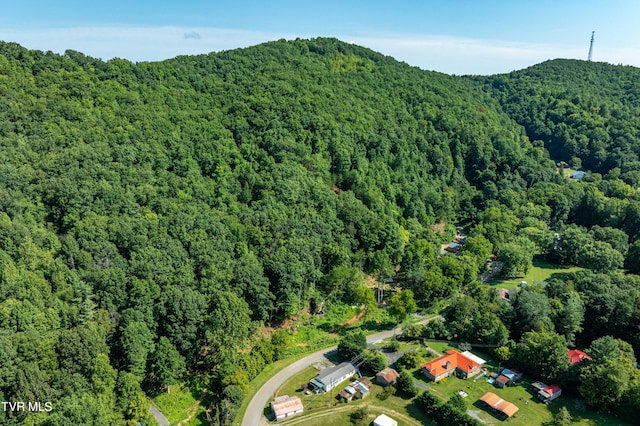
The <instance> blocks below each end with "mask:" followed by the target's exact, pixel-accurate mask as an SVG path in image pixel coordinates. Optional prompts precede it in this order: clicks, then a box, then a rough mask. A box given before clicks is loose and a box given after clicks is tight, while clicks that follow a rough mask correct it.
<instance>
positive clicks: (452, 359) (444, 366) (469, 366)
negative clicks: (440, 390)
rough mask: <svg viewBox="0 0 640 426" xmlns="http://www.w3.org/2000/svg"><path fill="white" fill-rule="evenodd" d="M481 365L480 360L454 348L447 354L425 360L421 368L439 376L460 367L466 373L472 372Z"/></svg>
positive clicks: (446, 352)
mask: <svg viewBox="0 0 640 426" xmlns="http://www.w3.org/2000/svg"><path fill="white" fill-rule="evenodd" d="M479 367H480V364H479V363H478V362H476V361H474V360H473V359H471V358H469V357H467V356H466V355H464V354H462V353H460V352H458V351H456V350H453V349H449V350H447V351H445V354H444V355H442V356H441V357H438V358H436V359H434V360H432V361H429V362H425V363H424V364H422V366H421V368H424V369H426V370H428V371H429V372H430V373H431V375H433V376H439V375H440V374H442V373H445V372H447V371H450V370H453V369H455V368H459V369H460V370H462V371H464V372H465V373H470V372H471V371H473V370H474V369H476V368H479Z"/></svg>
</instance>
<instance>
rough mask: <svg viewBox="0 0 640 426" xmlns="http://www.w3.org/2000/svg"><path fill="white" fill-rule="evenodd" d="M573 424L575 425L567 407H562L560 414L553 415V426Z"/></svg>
mask: <svg viewBox="0 0 640 426" xmlns="http://www.w3.org/2000/svg"><path fill="white" fill-rule="evenodd" d="M571 423H573V418H572V417H571V414H570V413H569V410H567V407H560V409H559V410H558V412H557V413H555V414H554V415H553V422H552V424H553V426H569V425H570V424H571Z"/></svg>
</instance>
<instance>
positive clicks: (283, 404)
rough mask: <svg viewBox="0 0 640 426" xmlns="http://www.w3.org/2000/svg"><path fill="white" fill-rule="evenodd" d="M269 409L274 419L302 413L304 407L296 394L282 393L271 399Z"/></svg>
mask: <svg viewBox="0 0 640 426" xmlns="http://www.w3.org/2000/svg"><path fill="white" fill-rule="evenodd" d="M271 411H273V416H274V417H275V419H276V420H283V419H287V418H289V417H291V416H295V415H296V414H300V413H302V412H303V411H304V407H303V406H302V401H301V400H300V398H298V397H297V396H289V395H282V396H280V397H278V398H276V399H274V400H273V402H272V403H271Z"/></svg>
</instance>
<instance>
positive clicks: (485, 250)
mask: <svg viewBox="0 0 640 426" xmlns="http://www.w3.org/2000/svg"><path fill="white" fill-rule="evenodd" d="M464 252H465V253H470V254H472V255H473V256H474V257H475V259H476V264H477V265H478V271H479V272H484V268H485V264H486V262H487V261H488V260H489V258H490V257H491V255H492V254H493V244H491V241H489V240H488V239H486V238H485V237H484V235H482V234H477V235H473V236H470V237H467V240H466V241H465V244H464Z"/></svg>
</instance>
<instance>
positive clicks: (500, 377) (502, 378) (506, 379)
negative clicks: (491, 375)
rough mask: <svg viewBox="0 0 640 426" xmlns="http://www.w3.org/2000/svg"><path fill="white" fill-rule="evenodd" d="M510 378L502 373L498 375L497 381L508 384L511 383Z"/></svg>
mask: <svg viewBox="0 0 640 426" xmlns="http://www.w3.org/2000/svg"><path fill="white" fill-rule="evenodd" d="M510 380H511V379H510V378H508V377H507V376H504V375H502V374H501V375H500V376H498V378H497V379H496V382H500V383H502V384H503V385H506V384H508V383H509V381H510Z"/></svg>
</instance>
